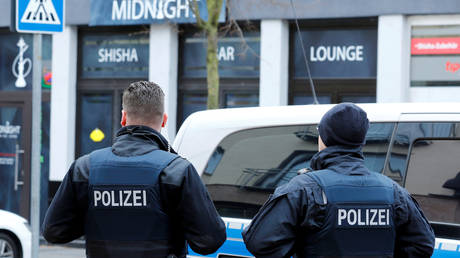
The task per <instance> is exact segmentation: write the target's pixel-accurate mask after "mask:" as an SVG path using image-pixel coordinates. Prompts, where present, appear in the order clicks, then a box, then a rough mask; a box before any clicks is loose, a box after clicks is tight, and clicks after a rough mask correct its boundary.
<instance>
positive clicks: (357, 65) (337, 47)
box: [293, 29, 377, 78]
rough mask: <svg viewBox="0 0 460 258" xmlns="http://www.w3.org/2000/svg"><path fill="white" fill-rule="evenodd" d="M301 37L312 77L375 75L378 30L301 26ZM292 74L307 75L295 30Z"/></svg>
mask: <svg viewBox="0 0 460 258" xmlns="http://www.w3.org/2000/svg"><path fill="white" fill-rule="evenodd" d="M301 37H302V39H303V43H304V49H305V52H306V55H307V59H308V62H309V67H310V70H311V74H312V77H314V78H375V77H376V71H377V30H376V29H347V30H303V31H302V32H301ZM293 59H294V75H295V77H296V78H306V77H307V69H306V67H305V60H304V58H303V53H302V48H301V45H300V39H299V37H298V34H297V33H296V34H294V52H293Z"/></svg>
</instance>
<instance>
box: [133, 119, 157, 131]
mask: <svg viewBox="0 0 460 258" xmlns="http://www.w3.org/2000/svg"><path fill="white" fill-rule="evenodd" d="M130 125H143V126H147V127H150V128H152V129H154V130H155V131H157V132H161V125H159V124H147V123H138V122H134V121H133V122H130V123H128V122H126V124H125V126H130Z"/></svg>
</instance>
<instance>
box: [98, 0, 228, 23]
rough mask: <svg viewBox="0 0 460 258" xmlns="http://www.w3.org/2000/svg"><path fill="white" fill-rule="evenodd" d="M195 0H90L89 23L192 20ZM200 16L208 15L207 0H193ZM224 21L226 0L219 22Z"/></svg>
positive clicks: (184, 21)
mask: <svg viewBox="0 0 460 258" xmlns="http://www.w3.org/2000/svg"><path fill="white" fill-rule="evenodd" d="M193 1H194V0H113V1H111V0H104V1H101V0H91V16H90V25H92V26H97V25H130V24H131V25H132V24H152V23H164V22H172V23H194V22H195V21H196V18H195V15H194V14H193V11H192V8H191V5H192V3H193ZM196 1H197V4H198V10H199V12H200V16H201V18H202V19H204V20H207V19H208V10H207V5H206V0H196ZM224 21H225V0H224V2H223V5H222V9H221V12H220V16H219V22H224Z"/></svg>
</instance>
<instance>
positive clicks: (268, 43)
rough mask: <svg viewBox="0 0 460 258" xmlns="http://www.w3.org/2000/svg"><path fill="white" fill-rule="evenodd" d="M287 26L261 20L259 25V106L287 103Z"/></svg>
mask: <svg viewBox="0 0 460 258" xmlns="http://www.w3.org/2000/svg"><path fill="white" fill-rule="evenodd" d="M288 60H289V25H288V22H287V21H284V20H262V22H261V25H260V89H259V90H260V100H259V103H260V106H282V105H287V103H288V85H289V83H288V82H289V81H288V75H289V71H288Z"/></svg>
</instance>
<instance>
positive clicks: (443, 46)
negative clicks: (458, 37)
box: [415, 42, 458, 50]
mask: <svg viewBox="0 0 460 258" xmlns="http://www.w3.org/2000/svg"><path fill="white" fill-rule="evenodd" d="M415 48H416V49H418V50H425V49H457V48H458V44H457V43H456V42H446V43H441V42H436V43H422V42H420V43H417V44H415Z"/></svg>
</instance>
